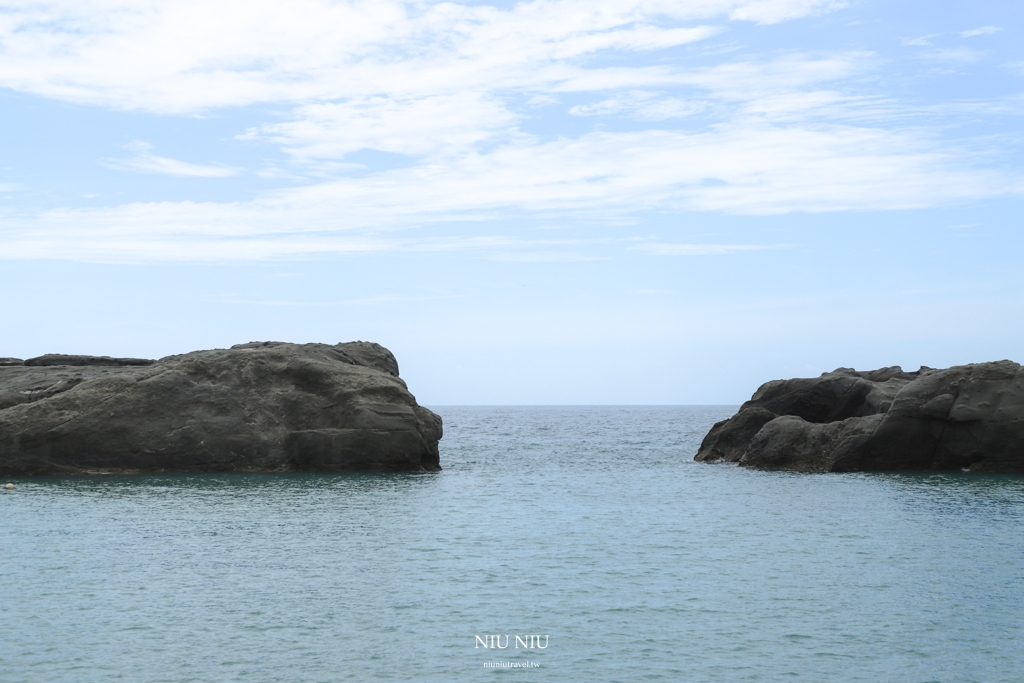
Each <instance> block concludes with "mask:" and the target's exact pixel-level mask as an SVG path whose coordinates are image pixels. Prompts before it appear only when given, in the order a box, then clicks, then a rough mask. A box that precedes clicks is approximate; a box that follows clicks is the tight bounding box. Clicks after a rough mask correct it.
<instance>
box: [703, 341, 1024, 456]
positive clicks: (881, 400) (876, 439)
mask: <svg viewBox="0 0 1024 683" xmlns="http://www.w3.org/2000/svg"><path fill="white" fill-rule="evenodd" d="M695 459H696V460H698V461H702V462H738V463H739V464H740V465H741V466H744V467H757V468H763V469H773V470H794V471H800V472H856V471H887V470H969V471H972V472H1007V473H1024V371H1022V368H1021V366H1020V365H1018V364H1017V363H1013V362H1011V361H998V362H994V363H978V364H974V365H962V366H957V367H952V368H949V369H946V370H935V369H932V368H926V367H922V368H921V369H920V370H918V371H916V372H903V371H902V370H901V369H900V368H899V367H891V368H883V369H881V370H874V371H871V372H857V371H856V370H851V369H849V368H839V369H838V370H835V371H833V372H827V373H824V374H823V375H821V377H817V378H808V379H804V378H801V379H790V380H776V381H773V382H768V383H767V384H764V385H762V386H761V387H760V388H759V389H758V390H757V392H756V393H755V394H754V395H753V397H752V398H751V399H750V400H749V401H747V402H746V403H744V404H743V405H742V406H741V407H740V410H739V412H738V413H737V414H736V415H734V416H733V417H731V418H729V419H728V420H723V421H722V422H719V423H717V424H715V426H714V427H712V428H711V431H710V432H708V435H707V436H706V437H705V438H704V441H703V443H701V446H700V450H699V451H698V453H697V456H696V458H695Z"/></svg>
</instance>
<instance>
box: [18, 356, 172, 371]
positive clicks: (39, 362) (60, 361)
mask: <svg viewBox="0 0 1024 683" xmlns="http://www.w3.org/2000/svg"><path fill="white" fill-rule="evenodd" d="M155 362H156V361H155V360H151V359H149V358H111V357H110V356H74V355H68V354H66V353H48V354H46V355H44V356H38V357H36V358H29V359H28V360H26V361H25V363H24V364H25V365H28V366H31V367H48V366H51V365H97V366H101V367H112V368H114V367H120V366H123V365H152V364H153V363H155Z"/></svg>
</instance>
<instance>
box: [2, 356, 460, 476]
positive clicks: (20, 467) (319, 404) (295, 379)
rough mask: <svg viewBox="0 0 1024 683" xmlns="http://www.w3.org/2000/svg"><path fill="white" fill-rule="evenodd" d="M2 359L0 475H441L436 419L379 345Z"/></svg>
mask: <svg viewBox="0 0 1024 683" xmlns="http://www.w3.org/2000/svg"><path fill="white" fill-rule="evenodd" d="M5 360H7V363H6V364H3V365H0V474H4V475H43V474H100V473H143V472H295V471H302V472H314V471H344V470H361V471H436V470H439V469H441V467H440V462H439V456H438V447H437V444H438V440H439V439H440V438H441V418H440V417H438V416H437V415H435V414H434V413H432V412H431V411H429V410H427V409H426V408H423V407H421V406H419V405H417V404H416V399H415V398H414V397H413V395H412V394H410V393H409V390H408V389H407V387H406V385H405V382H403V381H402V380H401V379H400V378H399V377H398V363H397V362H396V361H395V357H394V356H393V355H391V352H390V351H388V350H387V349H385V348H384V347H382V346H380V345H378V344H371V343H366V342H352V343H348V344H338V345H336V346H329V345H327V344H286V343H281V342H254V343H250V344H239V345H237V346H233V347H231V348H230V349H216V350H212V351H195V352H193V353H187V354H184V355H180V356H169V357H167V358H162V359H160V360H158V361H149V360H143V359H135V358H125V359H118V358H108V357H95V356H61V355H48V356H41V357H39V358H36V359H29V360H26V361H24V362H23V363H22V362H21V361H18V360H17V359H5ZM61 361H66V362H61Z"/></svg>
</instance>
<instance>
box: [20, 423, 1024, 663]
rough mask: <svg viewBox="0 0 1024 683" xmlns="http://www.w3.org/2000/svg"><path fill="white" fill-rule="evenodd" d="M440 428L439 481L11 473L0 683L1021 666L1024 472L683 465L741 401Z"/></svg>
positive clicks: (409, 477)
mask: <svg viewBox="0 0 1024 683" xmlns="http://www.w3.org/2000/svg"><path fill="white" fill-rule="evenodd" d="M437 410H438V412H439V413H440V414H441V415H442V416H443V417H444V419H445V438H444V441H443V442H442V452H441V457H442V465H443V466H444V467H445V470H444V471H443V472H440V473H437V474H427V475H295V476H273V475H231V476H222V475H207V476H161V477H155V476H154V477H130V478H129V477H119V478H85V479H37V480H28V479H25V480H15V481H16V483H17V484H18V488H17V490H16V491H14V492H11V493H5V494H0V519H2V531H3V537H2V552H0V588H2V592H3V596H2V603H0V681H4V682H7V681H10V682H12V683H13V682H18V683H22V682H26V681H40V682H57V681H107V680H115V681H116V680H122V681H133V682H136V681H138V682H156V681H166V682H168V683H170V682H174V683H180V682H184V681H196V682H208V681H325V682H326V681H345V680H352V681H374V680H381V681H477V680H482V681H487V680H501V681H511V680H529V681H623V682H627V681H628V682H633V681H793V680H805V681H815V682H820V681H871V682H877V681H899V682H901V683H906V682H913V681H920V682H923V681H979V682H980V681H984V682H986V683H987V682H993V681H1019V680H1021V677H1022V675H1024V644H1022V643H1024V611H1022V608H1024V533H1022V532H1024V478H1021V477H994V476H989V477H984V476H975V475H961V474H915V475H891V474H886V475H877V474H854V475H836V474H832V475H804V474H788V473H765V472H756V471H747V470H742V469H739V468H736V467H733V466H729V465H703V464H698V463H693V462H691V458H692V457H693V454H694V453H695V452H696V448H697V445H698V444H699V442H700V439H701V437H703V435H704V433H705V432H706V431H707V429H708V427H710V425H711V424H712V423H713V422H714V421H715V420H717V419H721V418H722V417H724V416H727V415H729V414H731V413H732V411H733V408H730V407H702V408H701V407H656V408H634V407H630V408H594V407H586V408H452V407H447V408H439V409H437ZM495 634H498V635H502V636H505V635H509V636H512V638H511V639H510V640H509V642H510V646H509V648H508V649H505V650H496V649H495V650H491V649H487V648H481V647H474V645H478V644H479V641H477V640H476V638H475V636H477V635H480V636H483V637H485V638H484V639H485V640H487V641H488V642H490V641H489V639H488V638H486V637H487V636H488V635H495ZM517 634H518V635H521V636H526V635H546V636H548V638H547V648H546V649H536V648H534V649H531V650H526V649H524V648H522V647H520V648H519V649H518V650H517V649H515V648H514V647H512V645H513V644H515V641H514V636H515V635H517ZM502 643H504V641H502ZM542 644H543V643H542ZM501 662H515V663H520V664H526V663H530V668H516V669H510V668H503V669H494V668H489V667H488V666H485V664H488V663H492V664H493V663H501Z"/></svg>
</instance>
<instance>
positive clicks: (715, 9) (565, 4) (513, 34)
mask: <svg viewBox="0 0 1024 683" xmlns="http://www.w3.org/2000/svg"><path fill="white" fill-rule="evenodd" d="M842 4H843V3H840V2H836V1H835V0H533V1H532V2H521V3H517V4H516V5H514V6H513V7H512V8H511V9H508V10H500V9H497V8H495V7H489V6H475V5H459V4H454V3H438V2H412V1H409V2H403V1H401V0H348V1H343V2H330V1H328V0H295V2H291V3H287V4H282V3H275V2H256V1H251V0H246V1H244V2H243V1H242V0H219V1H213V0H164V1H159V0H157V1H155V2H151V3H145V4H140V3H137V2H132V1H130V0H92V1H83V0H56V1H53V2H49V3H46V4H42V3H39V2H33V1H31V0H21V1H19V0H12V2H9V3H7V4H6V7H5V11H4V12H3V13H2V14H0V45H2V46H3V47H2V54H0V57H2V58H0V86H4V87H8V88H12V89H15V90H20V91H23V92H30V93H35V94H39V95H44V96H47V97H54V98H58V99H64V100H71V101H75V102H84V103H90V104H100V105H105V106H111V107H117V108H124V109H147V110H151V111H157V112H170V113H180V112H194V111H201V110H204V109H208V108H213V107H223V106H239V105H246V104H252V103H257V102H289V101H291V102H295V101H311V100H337V99H343V98H360V97H362V98H365V97H373V96H376V95H379V94H380V93H381V91H382V89H384V88H386V90H387V91H388V92H389V94H391V95H392V96H395V97H400V98H404V97H423V96H427V95H431V94H436V93H439V92H453V91H464V90H467V89H472V88H480V87H484V88H489V89H494V88H507V87H512V86H518V87H529V86H530V85H531V84H533V85H538V84H545V83H550V82H554V81H559V80H563V79H565V78H567V77H569V76H571V75H572V74H573V73H574V72H577V71H579V70H581V68H580V67H579V66H574V65H572V64H567V63H565V61H566V60H572V59H574V58H579V57H582V56H585V55H588V54H592V53H595V52H597V51H605V50H625V51H644V50H653V49H659V48H666V47H672V46H675V45H683V44H686V43H690V42H693V41H698V40H702V39H705V38H708V37H710V36H711V35H714V33H715V32H716V31H718V30H719V29H717V28H715V27H709V26H690V25H686V24H688V23H690V22H693V21H702V20H704V21H707V20H715V19H716V18H725V17H727V16H728V17H731V18H733V19H740V20H750V21H757V22H764V23H770V22H775V21H781V20H783V19H792V18H796V17H800V16H806V15H808V14H812V13H817V12H822V11H828V10H831V9H835V8H837V7H840V6H842ZM183 48H184V49H183ZM384 84H386V86H385V85H384Z"/></svg>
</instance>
